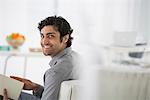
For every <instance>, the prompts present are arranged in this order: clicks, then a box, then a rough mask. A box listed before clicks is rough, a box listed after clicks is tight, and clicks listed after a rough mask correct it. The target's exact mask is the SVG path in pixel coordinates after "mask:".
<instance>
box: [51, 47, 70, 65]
mask: <svg viewBox="0 0 150 100" xmlns="http://www.w3.org/2000/svg"><path fill="white" fill-rule="evenodd" d="M70 52H71V47H68V48H65V49H64V50H63V51H61V52H59V53H58V54H57V55H56V56H54V57H53V58H52V60H51V61H50V63H49V65H50V66H51V67H53V66H54V65H55V64H56V63H57V60H58V59H59V58H61V57H62V56H64V55H66V54H68V53H70Z"/></svg>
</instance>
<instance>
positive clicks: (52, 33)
mask: <svg viewBox="0 0 150 100" xmlns="http://www.w3.org/2000/svg"><path fill="white" fill-rule="evenodd" d="M40 34H41V35H43V33H40ZM50 34H55V33H51V32H49V33H46V35H50Z"/></svg>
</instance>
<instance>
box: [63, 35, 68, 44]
mask: <svg viewBox="0 0 150 100" xmlns="http://www.w3.org/2000/svg"><path fill="white" fill-rule="evenodd" d="M68 39H69V34H67V35H65V36H64V37H63V42H64V43H67V41H68Z"/></svg>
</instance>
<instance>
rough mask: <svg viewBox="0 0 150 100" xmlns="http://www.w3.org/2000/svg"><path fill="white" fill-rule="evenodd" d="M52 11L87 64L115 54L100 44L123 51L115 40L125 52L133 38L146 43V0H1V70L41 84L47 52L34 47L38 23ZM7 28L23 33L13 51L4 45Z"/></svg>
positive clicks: (149, 24) (149, 12) (149, 28)
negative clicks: (66, 26)
mask: <svg viewBox="0 0 150 100" xmlns="http://www.w3.org/2000/svg"><path fill="white" fill-rule="evenodd" d="M52 15H58V16H62V17H64V18H65V19H67V20H68V22H69V23H70V25H71V27H72V28H73V30H74V31H73V34H72V35H73V37H74V40H73V45H72V48H73V49H74V50H75V51H78V52H79V53H81V54H83V55H84V57H85V58H88V59H87V60H88V61H91V62H90V63H91V64H92V63H94V64H95V65H97V64H102V63H104V62H105V63H107V64H110V62H109V61H108V60H110V59H111V60H112V56H113V57H114V58H116V56H114V55H115V54H114V53H113V54H112V53H111V55H110V53H109V54H108V53H107V52H106V50H104V51H101V50H102V49H101V47H102V48H103V49H107V51H110V50H111V51H113V52H114V51H122V49H114V48H111V47H113V46H117V47H121V48H124V47H125V48H128V47H129V49H127V51H128V53H129V51H130V50H131V49H130V47H132V46H136V45H137V44H141V45H146V48H148V47H149V43H150V0H0V38H1V39H0V46H1V51H0V52H1V53H0V73H1V74H6V75H7V76H9V75H19V76H22V77H26V78H29V79H32V80H33V81H36V82H38V83H40V84H43V79H42V77H43V74H44V72H45V70H46V69H48V68H49V66H48V63H49V61H50V59H51V58H49V57H45V56H43V55H42V53H41V52H40V53H39V52H36V50H37V48H38V50H39V48H40V33H39V31H38V29H37V26H38V23H39V22H40V21H41V20H43V19H45V18H46V17H48V16H52ZM11 33H20V34H22V35H24V36H25V42H24V44H23V45H22V46H21V47H20V48H19V51H17V52H16V51H15V53H16V54H15V55H14V53H12V51H11V50H8V49H7V46H9V45H8V43H7V41H6V37H7V36H8V35H10V34H11ZM30 49H34V50H35V49H36V50H35V52H32V51H31V50H30ZM34 50H33V51H34ZM123 50H124V49H123ZM138 50H139V49H138ZM140 50H141V49H140ZM143 50H145V47H144V48H142V52H143ZM131 51H132V50H131ZM133 51H134V50H133ZM103 52H105V53H103ZM108 55H109V57H108ZM117 55H119V58H116V59H121V58H122V57H121V56H122V54H121V53H120V52H119V53H117ZM10 56H11V57H10ZM106 56H107V57H106ZM110 56H111V57H110ZM117 57H118V56H117ZM105 58H106V59H105ZM4 66H7V68H6V69H5V67H4ZM35 69H36V70H35ZM86 69H88V66H86Z"/></svg>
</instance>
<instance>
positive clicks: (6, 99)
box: [3, 89, 8, 100]
mask: <svg viewBox="0 0 150 100" xmlns="http://www.w3.org/2000/svg"><path fill="white" fill-rule="evenodd" d="M3 94H4V96H3V100H8V95H7V90H6V89H4V90H3Z"/></svg>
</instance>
